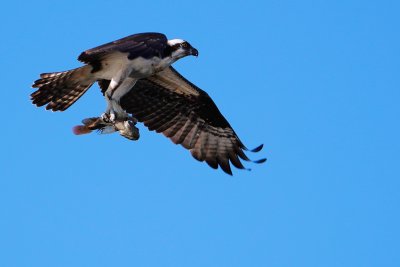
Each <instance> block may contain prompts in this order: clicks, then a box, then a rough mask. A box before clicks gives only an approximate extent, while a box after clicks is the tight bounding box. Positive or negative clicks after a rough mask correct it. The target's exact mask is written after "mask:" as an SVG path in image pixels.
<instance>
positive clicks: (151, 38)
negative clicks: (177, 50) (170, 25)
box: [78, 32, 168, 71]
mask: <svg viewBox="0 0 400 267" xmlns="http://www.w3.org/2000/svg"><path fill="white" fill-rule="evenodd" d="M167 42H168V40H167V37H166V36H165V35H164V34H162V33H155V32H148V33H138V34H133V35H130V36H127V37H125V38H122V39H119V40H116V41H113V42H110V43H106V44H103V45H100V46H97V47H95V48H92V49H89V50H86V51H84V52H82V53H81V54H80V56H79V57H78V60H80V61H82V62H84V63H87V64H90V65H92V66H94V71H95V70H96V68H100V65H99V64H100V61H101V60H103V59H104V58H105V57H107V56H109V55H110V54H113V53H115V52H122V53H128V58H129V59H135V58H137V57H138V56H141V57H143V58H146V59H148V58H151V57H153V56H155V55H157V56H159V57H161V58H162V57H164V55H163V53H165V48H166V47H167Z"/></svg>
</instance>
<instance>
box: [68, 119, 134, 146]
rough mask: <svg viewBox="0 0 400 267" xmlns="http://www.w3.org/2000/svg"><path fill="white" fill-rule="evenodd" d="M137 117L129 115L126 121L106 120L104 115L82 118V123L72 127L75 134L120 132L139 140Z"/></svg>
mask: <svg viewBox="0 0 400 267" xmlns="http://www.w3.org/2000/svg"><path fill="white" fill-rule="evenodd" d="M136 123H137V119H136V118H134V117H131V116H130V117H128V119H127V120H124V121H115V122H111V121H108V120H107V121H106V120H104V119H103V118H102V117H91V118H86V119H83V120H82V124H81V125H76V126H74V127H73V128H72V132H73V133H74V134H75V135H83V134H89V133H91V132H93V131H97V132H98V133H100V134H111V133H115V132H119V134H120V135H121V136H123V137H125V138H127V139H129V140H133V141H136V140H139V137H140V134H139V129H138V128H137V127H135V125H136Z"/></svg>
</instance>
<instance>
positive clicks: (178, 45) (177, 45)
mask: <svg viewBox="0 0 400 267" xmlns="http://www.w3.org/2000/svg"><path fill="white" fill-rule="evenodd" d="M168 45H169V46H170V48H171V57H172V58H174V59H175V60H178V59H180V58H183V57H186V56H190V55H192V56H196V57H197V56H198V55H199V52H198V51H197V49H196V48H194V47H193V46H191V45H190V44H189V43H188V42H187V41H185V40H182V39H171V40H168Z"/></svg>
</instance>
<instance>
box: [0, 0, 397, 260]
mask: <svg viewBox="0 0 400 267" xmlns="http://www.w3.org/2000/svg"><path fill="white" fill-rule="evenodd" d="M2 10H3V12H2V16H1V18H0V22H1V28H0V29H1V36H2V40H1V44H0V46H1V65H0V68H1V73H2V99H3V101H2V105H1V113H2V129H3V130H2V134H1V137H2V138H1V147H2V149H1V152H0V167H1V168H0V177H1V178H0V266H4V267H14V266H15V267H17V266H18V267H26V266H38V267H39V266H40V267H70V266H74V267H81V266H82V267H87V266H101V267H102V266H146V267H147V266H173V267H179V266H184V267H188V266H190V267H197V266H199V267H204V266H207V267H214V266H215V267H224V266H227V267H237V266H246V267H247V266H268V267H275V266H276V267H283V266H288V267H289V266H304V267H314V266H315V267H317V266H318V267H320V266H324V267H325V266H349V267H354V266H363V267H365V266H385V267H389V266H400V244H399V242H400V241H399V240H400V230H399V228H400V227H399V226H400V213H399V212H400V194H399V192H400V172H399V167H400V156H399V154H400V151H399V150H400V141H399V139H400V126H399V118H400V108H399V99H400V82H399V71H400V35H399V28H400V18H399V10H400V4H399V1H365V0H364V1H349V0H347V1H309V0H306V1H296V2H295V1H281V0H279V1H278V0H275V1H243V2H241V3H239V2H227V1H196V2H190V1H170V0H169V1H156V0H154V1H117V0H114V1H68V2H67V1H65V3H61V1H30V2H29V1H25V2H24V3H16V2H15V1H14V2H11V1H9V2H7V3H3V4H2ZM144 31H159V32H163V33H165V34H167V36H169V37H170V38H184V39H187V40H189V41H190V42H191V43H192V44H193V46H195V47H196V48H198V49H199V51H200V56H199V57H198V58H197V59H196V58H186V59H183V60H181V62H179V63H178V64H176V65H175V66H176V68H177V69H178V70H179V71H181V72H182V73H183V74H184V75H185V76H186V77H187V78H188V79H190V80H191V81H193V82H194V83H196V84H197V85H199V86H200V87H201V88H203V89H204V90H206V91H207V92H208V93H209V94H210V95H211V96H212V97H213V99H214V100H215V102H216V103H217V105H218V106H219V107H220V109H221V112H222V113H223V114H224V115H225V116H226V118H227V119H228V120H229V121H230V122H231V124H232V126H233V127H234V128H235V130H236V132H237V133H238V134H239V136H240V137H241V139H242V140H243V142H244V143H245V144H246V145H247V146H249V147H255V146H256V145H258V144H260V143H264V144H265V148H264V150H263V152H261V154H260V155H254V156H256V158H257V156H258V157H267V158H268V161H267V163H266V164H264V165H257V166H254V165H251V164H250V165H247V166H249V167H251V168H252V169H253V170H252V171H251V172H247V171H239V170H236V171H235V172H234V176H233V177H230V176H228V175H225V174H224V173H223V172H222V171H214V170H212V169H210V168H209V167H208V166H207V165H206V164H201V163H199V162H197V161H195V160H193V159H192V158H191V156H190V153H189V152H187V151H185V150H184V149H183V148H181V147H179V146H176V145H174V144H172V143H171V142H170V141H169V140H168V139H166V138H164V137H163V136H161V135H158V134H155V133H153V132H148V131H147V130H146V129H145V128H144V127H141V139H140V140H139V141H138V142H131V141H128V140H125V139H124V138H121V137H120V136H119V135H117V134H115V135H104V136H102V135H96V134H92V135H88V136H79V137H78V136H74V135H73V134H72V133H71V128H72V126H74V125H76V124H79V122H80V120H81V119H83V118H86V117H89V116H96V115H98V114H100V113H101V112H102V111H103V110H104V108H105V104H104V101H103V100H102V97H101V95H100V93H99V90H98V88H96V87H95V88H92V89H91V90H90V91H89V93H88V94H87V95H85V96H84V97H82V98H81V99H80V100H79V101H78V102H77V103H76V104H75V105H74V106H73V107H72V108H70V109H69V110H68V111H67V112H64V113H52V112H49V111H45V110H44V109H43V108H42V109H38V108H35V107H34V106H33V105H32V104H31V103H30V101H29V94H30V93H31V92H32V91H33V89H31V88H30V86H31V84H32V82H33V81H34V80H35V79H37V78H38V75H39V73H41V72H51V71H61V70H66V69H71V68H75V67H77V66H80V63H79V62H78V61H77V60H76V58H77V56H78V55H79V53H80V52H81V51H83V50H85V49H88V48H91V47H94V46H97V45H99V44H102V43H104V42H108V41H112V40H114V39H117V38H120V37H124V36H126V35H129V34H133V33H137V32H144Z"/></svg>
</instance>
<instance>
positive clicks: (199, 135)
mask: <svg viewBox="0 0 400 267" xmlns="http://www.w3.org/2000/svg"><path fill="white" fill-rule="evenodd" d="M103 86H105V85H104V84H103V85H102V87H103ZM121 106H122V107H123V108H124V109H125V110H126V111H127V112H128V113H131V114H133V116H134V117H135V118H137V119H138V120H139V121H140V122H143V123H144V125H145V126H146V127H148V128H149V130H150V131H156V132H157V133H163V134H164V135H165V136H166V137H168V138H170V139H171V140H172V142H174V143H175V144H181V145H182V146H183V147H184V148H186V149H188V150H190V152H191V154H192V156H193V157H194V158H195V159H197V160H199V161H205V162H207V163H208V165H209V166H210V167H212V168H214V169H217V168H218V166H219V167H221V169H222V170H223V171H224V172H226V173H228V174H230V175H232V171H231V167H230V163H231V164H232V165H233V166H235V167H236V168H239V169H245V167H244V166H243V164H242V163H241V161H240V159H242V160H245V161H250V160H249V158H248V157H247V156H246V154H245V153H244V151H246V150H248V149H247V148H246V147H245V146H244V145H243V143H242V142H241V141H240V139H239V138H238V136H237V135H236V133H235V132H234V130H233V129H232V127H231V126H230V124H229V123H228V121H227V120H226V119H225V118H224V116H223V115H222V114H221V112H220V111H219V110H218V108H217V106H216V105H215V103H214V102H213V101H212V99H211V98H210V97H209V96H208V94H207V93H206V92H204V91H203V90H201V89H200V88H198V87H196V86H195V85H194V84H192V83H191V82H189V81H188V80H186V79H185V78H184V77H183V76H182V75H180V74H179V73H178V72H177V71H176V70H175V69H173V68H172V67H170V68H168V69H166V70H164V71H162V72H160V73H158V74H157V75H155V76H152V77H150V78H148V79H142V80H139V81H138V82H137V83H136V85H135V86H134V88H133V90H131V91H130V92H129V93H127V94H126V95H125V96H124V97H122V99H121ZM261 149H262V145H260V146H258V147H257V148H255V149H253V150H251V151H252V152H258V151H260V150H261ZM265 161H266V159H260V160H256V161H253V162H255V163H262V162H265Z"/></svg>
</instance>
